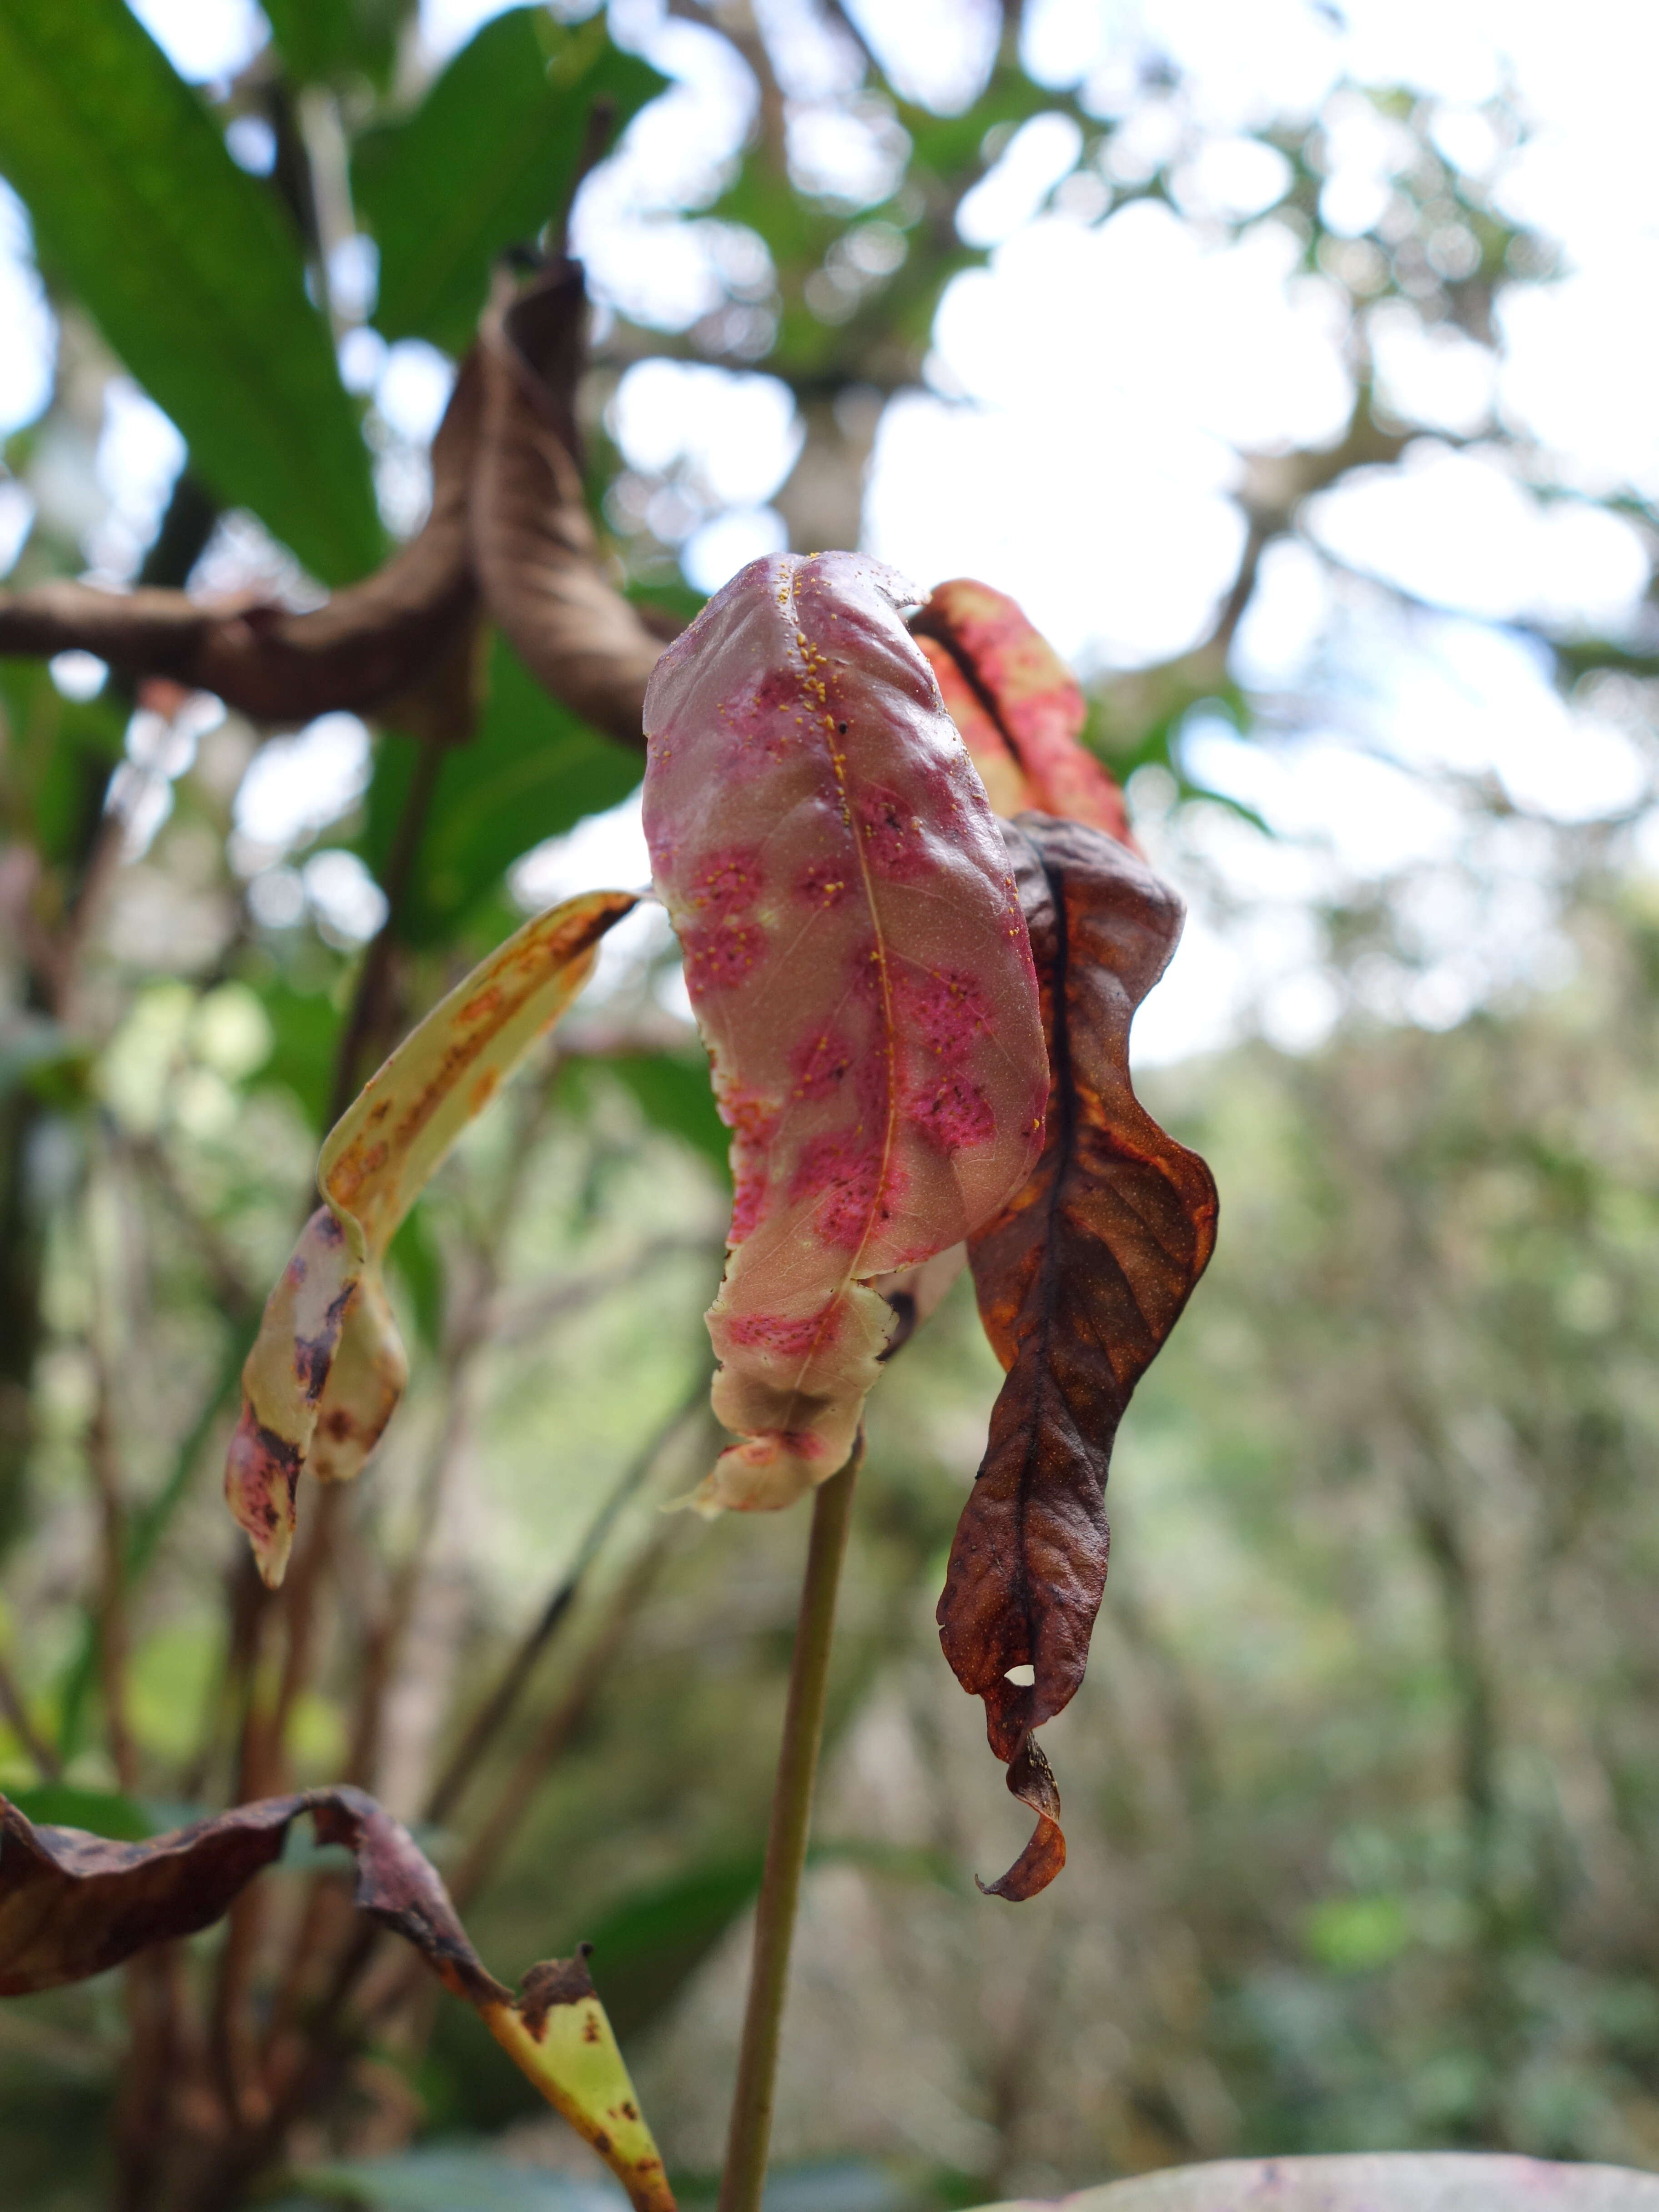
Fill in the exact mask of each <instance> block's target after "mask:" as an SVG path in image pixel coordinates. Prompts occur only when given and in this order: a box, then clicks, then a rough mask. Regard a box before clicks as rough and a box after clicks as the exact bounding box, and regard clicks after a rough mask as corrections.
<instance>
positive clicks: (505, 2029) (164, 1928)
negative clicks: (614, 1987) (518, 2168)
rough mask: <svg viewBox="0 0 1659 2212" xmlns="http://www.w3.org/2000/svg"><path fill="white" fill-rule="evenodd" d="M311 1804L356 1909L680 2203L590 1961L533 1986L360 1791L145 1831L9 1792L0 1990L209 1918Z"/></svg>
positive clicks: (648, 2196)
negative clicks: (514, 1972) (518, 1992)
mask: <svg viewBox="0 0 1659 2212" xmlns="http://www.w3.org/2000/svg"><path fill="white" fill-rule="evenodd" d="M307 1813H308V1814H310V1815H311V1819H312V1822H313V1826H314V1828H315V1831H316V1834H317V1838H318V1841H319V1843H325V1844H344V1846H345V1847H346V1849H347V1850H349V1851H350V1852H351V1854H352V1856H353V1857H354V1858H355V1859H356V1866H357V1876H356V1893H355V1898H354V1901H355V1903H356V1905H357V1907H358V1910H359V1911H362V1912H366V1913H368V1915H369V1916H370V1917H371V1918H372V1919H374V1920H378V1921H379V1922H380V1924H381V1925H382V1926H383V1927H386V1928H388V1929H391V1930H392V1932H393V1933H394V1934H395V1935H398V1936H402V1937H403V1938H404V1941H405V1942H410V1943H412V1944H413V1945H414V1947H415V1948H416V1950H417V1951H418V1952H419V1953H420V1954H421V1956H422V1959H423V1960H425V1961H426V1963H427V1965H428V1966H430V1967H431V1969H432V1971H433V1972H435V1974H436V1975H437V1976H438V1978H439V1979H440V1980H441V1982H442V1983H443V1984H444V1986H445V1987H446V1988H447V1989H448V1990H451V1991H453V1994H454V1995H455V1996H459V1997H461V1998H464V1999H465V2002H467V2003H468V2004H471V2005H472V2006H473V2007H475V2008H476V2009H477V2012H478V2014H479V2015H480V2017H481V2018H482V2019H483V2022H484V2024H485V2026H486V2027H488V2028H489V2031H490V2033H491V2034H492V2035H493V2036H494V2037H495V2040H496V2041H497V2042H498V2043H499V2044H500V2045H501V2047H502V2049H503V2050H504V2051H507V2054H508V2055H509V2057H512V2059H513V2062H514V2063H515V2064H516V2065H518V2066H519V2067H520V2069H521V2070H522V2071H523V2072H524V2073H525V2074H526V2075H527V2076H528V2078H529V2079H530V2080H531V2081H532V2082H533V2083H534V2084H535V2086H536V2087H537V2088H538V2090H539V2091H540V2092H541V2093H542V2094H543V2096H544V2097H545V2098H546V2099H547V2100H548V2102H549V2103H550V2105H552V2106H554V2108H555V2109H556V2111H557V2112H561V2113H562V2115H563V2116H564V2118H566V2119H567V2120H568V2121H569V2123H570V2124H571V2125H572V2126H573V2127H574V2128H575V2129H576V2130H577V2131H578V2132H579V2133H580V2135H582V2136H585V2137H586V2140H587V2141H588V2142H590V2143H592V2146H593V2148H594V2149H595V2150H597V2151H598V2152H599V2155H600V2157H601V2158H603V2159H604V2160H605V2162H606V2164H607V2165H608V2166H610V2167H611V2171H612V2172H614V2173H615V2174H616V2176H617V2179H618V2180H619V2181H620V2182H621V2183H622V2184H623V2187H624V2188H625V2189H626V2190H627V2191H628V2193H629V2197H631V2198H632V2200H633V2202H634V2203H635V2206H636V2207H638V2208H639V2212H673V2204H674V2200H673V2197H671V2194H670V2193H669V2190H668V2185H667V2180H666V2178H665V2173H664V2170H663V2163H662V2160H661V2157H660V2156H659V2153H658V2150H657V2147H656V2144H655V2143H654V2142H653V2140H652V2136H651V2131H650V2130H649V2128H647V2125H646V2124H645V2122H644V2120H643V2119H642V2118H641V2116H640V2108H639V2100H638V2098H637V2096H636V2095H635V2089H634V2085H633V2082H632V2081H630V2079H629V2074H628V2069H627V2067H626V2066H625V2065H624V2064H623V2057H622V2054H621V2052H620V2051H618V2050H617V2043H616V2039H615V2037H614V2036H613V2035H612V2033H611V2023H610V2021H608V2020H607V2019H606V2017H605V2008H604V2007H603V2006H602V2005H601V2004H600V2002H599V1997H598V1996H597V1995H596V1993H595V1991H594V1989H593V1984H592V1981H591V1980H590V1979H589V1978H588V1975H587V1970H586V1964H585V1961H584V1960H571V1961H561V1960H552V1961H550V1962H549V1963H548V1964H547V1965H545V1966H533V1967H532V1969H531V1970H530V1972H529V1973H528V1974H526V1977H525V1980H524V1989H523V1994H522V1996H520V1997H519V1998H518V1999H516V2000H515V1999H514V1997H513V1993H512V1991H511V1990H508V1989H507V1988H506V1987H505V1986H504V1985H503V1984H501V1983H500V1982H498V1981H497V1980H496V1979H495V1976H494V1975H493V1974H491V1973H490V1972H489V1971H488V1970H487V1969H486V1967H485V1966H484V1964H483V1960H481V1959H480V1958H479V1956H478V1954H477V1951H476V1950H475V1949H474V1948H473V1947H472V1943H471V1938H470V1937H469V1936H468V1935H467V1933H466V1930H465V1928H463V1927H462V1925H461V1923H460V1919H459V1916H458V1914H457V1913H456V1911H455V1908H454V1906H453V1905H452V1904H451V1902H450V1899H449V1893H448V1892H447V1890H446V1889H445V1887H444V1885H443V1881H442V1878H441V1875H439V1873H438V1871H437V1869H436V1868H435V1867H434V1866H433V1865H432V1864H431V1863H430V1862H429V1861H428V1859H427V1858H426V1857H424V1855H423V1854H422V1851H421V1850H420V1849H419V1847H418V1846H417V1844H416V1842H415V1839H414V1838H413V1837H412V1836H411V1835H410V1833H409V1831H408V1830H407V1829H406V1828H405V1827H404V1826H403V1825H402V1823H401V1822H400V1821H398V1820H393V1819H392V1815H391V1814H389V1813H387V1812H386V1810H385V1809H384V1808H382V1807H381V1806H380V1805H377V1804H376V1803H375V1802H374V1799H373V1798H372V1797H369V1796H365V1794H364V1793H363V1791H362V1790H353V1789H350V1788H349V1787H346V1786H343V1785H342V1786H340V1787H338V1788H335V1789H328V1790H300V1791H296V1792H295V1794H294V1795H292V1796H286V1797H268V1798H264V1799H260V1800H258V1801H257V1802H254V1803H252V1804H248V1805H239V1806H237V1807H236V1808H234V1810H233V1811H231V1812H228V1813H221V1814H216V1816H215V1817H214V1818H212V1819H210V1820H197V1821H193V1822H192V1823H191V1826H189V1827H186V1828H178V1829H175V1830H173V1832H172V1833H170V1834H168V1835H165V1836H155V1837H153V1838H151V1839H150V1840H149V1842H148V1843H142V1844H122V1843H112V1842H109V1841H107V1840H106V1838H103V1837H101V1836H91V1835H88V1834H86V1833H84V1832H82V1830H80V1829H78V1828H57V1827H46V1826H35V1825H34V1823H33V1822H32V1821H30V1820H27V1818H26V1817H25V1815H24V1814H22V1813H21V1812H20V1811H19V1810H18V1808H17V1807H16V1806H15V1805H14V1804H12V1803H11V1802H9V1800H8V1799H7V1798H6V1797H5V1796H0V1996H27V1995H30V1994H32V1993H33V1992H34V1991H36V1990H50V1989H56V1988H58V1987H60V1986H61V1985H62V1984H64V1983H66V1982H78V1981H84V1980H86V1979H87V1978H88V1976H89V1975H93V1974H101V1973H103V1972H106V1971H107V1969H109V1968H110V1967H112V1966H120V1965H121V1964H122V1963H123V1961H124V1960H128V1959H131V1958H132V1957H133V1956H134V1955H135V1954H137V1952H139V1951H142V1950H144V1949H146V1948H148V1947H149V1945H151V1944H153V1943H167V1942H173V1941H176V1940H177V1939H178V1938H179V1937H181V1936H194V1935H197V1934H198V1933H199V1932H200V1931H201V1930H202V1929H204V1928H207V1927H210V1925H211V1924H212V1923H213V1922H214V1921H216V1920H217V1919H219V1918H220V1917H222V1914H223V1913H224V1912H225V1911H227V1910H228V1907H229V1906H230V1905H231V1904H232V1902H233V1901H234V1899H236V1898H237V1897H238V1896H239V1895H240V1893H241V1892H242V1891H243V1890H244V1889H245V1888H246V1887H247V1885H248V1883H249V1882H250V1881H252V1879H253V1877H254V1876H255V1875H257V1874H258V1873H260V1872H261V1871H262V1870H263V1869H264V1868H266V1867H268V1866H270V1865H271V1864H272V1863H274V1862H275V1861H276V1859H278V1858H280V1857H281V1856H282V1852H283V1844H284V1843H285V1842H286V1841H287V1838H288V1832H289V1828H290V1827H291V1826H293V1824H294V1822H295V1820H298V1819H299V1818H300V1817H301V1814H307Z"/></svg>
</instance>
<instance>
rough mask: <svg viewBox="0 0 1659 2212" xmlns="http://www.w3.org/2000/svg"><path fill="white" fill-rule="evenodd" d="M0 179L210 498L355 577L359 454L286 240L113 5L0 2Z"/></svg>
mask: <svg viewBox="0 0 1659 2212" xmlns="http://www.w3.org/2000/svg"><path fill="white" fill-rule="evenodd" d="M0 173H3V174H4V175H5V176H6V178H7V179H9V182H10V183H11V184H12V185H14V186H15V189H16V190H17V191H18V192H19V193H20V194H21V197H23V199H24V200H25V201H26V202H27V205H28V208H29V212H30V214H31V215H32V216H33V220H34V226H35V230H36V233H37V234H38V236H39V239H40V246H41V248H42V251H43V253H44V255H45V257H46V259H47V260H48V261H49V262H50V263H52V264H54V265H55V266H56V267H57V268H58V270H61V271H62V273H63V275H64V277H66V278H67V280H68V281H69V283H70V285H71V286H72V287H73V288H74V289H75V291H76V294H77V295H79V297H80V298H81V300H82V301H83V302H84V303H85V305H86V306H87V307H88V309H89V310H90V311H91V313H92V314H93V315H94V318H95V319H96V320H97V321H98V323H99V325H100V327H101V328H102V330H103V332H104V335H105V337H106V338H107V339H108V340H109V343H110V344H111V345H112V347H113V349H114V350H115V351H116V352H117V353H118V355H119V356H120V357H121V359H122V360H123V361H124V362H125V363H126V365H127V367H128V368H130V369H131V372H132V374H134V375H135V376H136V377H137V379H138V380H139V382H140V383H141V384H143V386H145V388H146V389H147V390H148V391H149V393H150V394H151V396H152V398H154V399H155V402H156V404H158V405H159V406H161V408H163V409H165V410H166V411H167V414H168V415H170V416H172V418H173V421H174V422H176V423H177V424H178V426H179V429H180V430H181V431H182V432H183V434H184V435H185V439H186V440H187V441H189V444H190V448H191V463H192V466H193V467H194V468H195V469H196V471H197V473H198V474H199V475H200V476H201V477H203V478H204V481H205V482H206V483H208V484H209V485H210V488H211V489H212V490H213V492H214V494H215V495H216V497H217V498H218V499H220V500H221V501H224V502H225V503H226V504H227V505H230V506H241V507H252V509H253V510H254V512H255V513H257V514H258V515H259V516H260V517H261V519H262V520H264V522H265V523H266V524H267V525H268V526H269V527H270V529H271V530H272V531H273V532H275V534H276V536H277V537H278V538H282V539H283V540H284V541H285V543H287V544H289V545H290V546H292V547H293V549H294V550H295V553H296V554H297V555H298V556H299V557H300V559H301V561H302V562H304V563H305V565H306V566H307V568H309V569H311V570H312V571H313V573H314V574H316V575H318V576H319V577H321V578H322V580H324V581H325V583H340V582H344V581H346V580H349V578H351V577H353V576H356V575H360V574H362V573H363V572H364V571H365V570H367V569H368V568H373V567H374V563H375V562H376V561H377V560H378V559H379V558H380V550H381V544H382V539H381V532H380V522H379V520H378V518H377V515H376V512H375V506H374V487H373V483H372V480H371V477H370V473H369V460H368V450H367V448H366V447H365V446H364V444H363V441H362V436H361V435H360V434H359V431H358V427H357V420H356V415H355V413H354V411H353V409H352V404H351V402H350V401H349V398H347V396H346V393H345V391H344V389H343V386H342V385H341V383H340V380H339V375H338V373H337V369H336V367H335V362H334V349H333V346H332V343H331V340H330V337H329V333H328V329H327V326H326V325H325V322H324V320H323V319H322V317H321V316H320V315H319V313H318V312H317V310H316V309H315V308H314V307H313V306H312V304H311V302H310V301H309V300H308V299H307V296H306V289H305V271H304V265H303V263H302V260H301V252H300V247H299V243H298V241H297V240H296V239H295V236H294V234H293V233H292V230H291V228H289V225H288V223H287V222H286V221H285V219H284V217H283V214H282V212H281V210H280V209H279V208H278V205H277V204H276V200H275V199H274V198H273V197H272V196H271V194H270V191H269V190H268V189H267V187H266V186H264V185H262V184H260V183H259V182H258V180H257V179H254V178H252V177H250V176H247V175H246V174H245V173H243V172H242V171H241V170H240V169H239V168H238V167H237V166H236V164H235V163H234V161H232V160H231V158H230V155H228V153H227V152H226V150H225V145H224V141H223V140H222V137H220V134H219V132H218V131H217V130H216V127H215V125H214V123H213V121H212V118H210V115H209V113H208V112H207V110H206V109H205V107H204V106H203V105H202V102H201V101H200V100H198V99H197V96H196V94H194V93H193V92H192V91H191V89H190V88H189V86H188V85H186V84H185V83H184V82H182V81H181V79H180V78H179V76H177V75H176V74H175V73H174V71H173V69H172V67H171V65H170V64H168V62H167V58H166V56H165V55H164V54H163V53H162V52H161V49H160V47H159V46H156V44H155V41H154V40H152V39H151V38H150V36H149V33H148V32H147V31H145V30H144V29H143V26H142V25H141V24H140V23H139V22H138V21H137V18H136V17H135V16H134V15H131V14H130V13H129V12H128V10H127V9H126V8H125V7H124V6H123V5H122V3H121V0H74V4H73V5H72V6H64V4H63V0H6V5H5V6H4V8H3V9H0Z"/></svg>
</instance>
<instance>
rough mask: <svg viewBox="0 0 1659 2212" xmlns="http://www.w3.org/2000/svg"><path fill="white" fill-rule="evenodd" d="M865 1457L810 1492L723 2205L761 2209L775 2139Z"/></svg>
mask: <svg viewBox="0 0 1659 2212" xmlns="http://www.w3.org/2000/svg"><path fill="white" fill-rule="evenodd" d="M863 1457H864V1436H863V1431H860V1434H859V1441H858V1443H856V1444H855V1445H854V1449H853V1456H852V1458H851V1459H850V1460H848V1462H847V1465H846V1466H845V1467H844V1468H842V1471H841V1473H840V1474H834V1475H831V1476H830V1478H829V1481H828V1482H826V1483H824V1484H823V1486H822V1487H821V1488H820V1489H819V1491H818V1492H817V1495H816V1496H815V1498H813V1500H812V1534H811V1542H810V1544H809V1545H808V1547H807V1553H806V1572H805V1576H804V1577H803V1578H802V1581H801V1590H800V1616H799V1621H798V1623H797V1626H796V1629H795V1650H794V1656H793V1659H792V1661H791V1662H790V1668H789V1702H788V1705H787V1707H786V1708H785V1711H784V1717H783V1742H782V1744H781V1747H780V1749H779V1752H778V1775H777V1781H776V1783H775V1785H774V1787H773V1791H772V1820H771V1826H770V1827H769V1831H768V1832H767V1838H766V1870H765V1872H764V1873H763V1875H762V1876H761V1887H760V1896H759V1899H757V1904H756V1907H755V1949H754V1957H753V1960H752V1963H751V1965H750V1976H749V2004H748V2008H747V2010H746V2011H745V2013H744V2021H743V2043H742V2046H741V2049H740V2050H739V2051H738V2081H737V2087H736V2090H735V2091H734V2093H733V2094H732V2124H731V2130H730V2132H729V2134H728V2136H727V2137H726V2170H725V2172H724V2173H723V2174H722V2176H721V2178H720V2212H760V2202H761V2191H762V2190H763V2187H764V2185H765V2181H766V2158H767V2151H768V2148H769V2145H770V2142H771V2138H772V2109H773V2105H774V2102H775V2098H776V2093H777V2073H778V2045H779V2039H780V2035H781V2029H782V2025H783V2004H784V1996H785V1994H786V1991H787V1987H788V1981H789V1949H790V1944H791V1942H792V1941H793V1936H794V1932H795V1913H796V1909H797V1907H798V1906H799V1903H800V1884H801V1873H802V1869H804V1868H805V1864H806V1838H807V1832H808V1831H809V1829H810V1828H811V1820H812V1785H813V1783H814V1782H815V1780H816V1779H817V1765H818V1747H819V1745H820V1743H821V1742H822V1741H823V1706H824V1696H825V1692H826V1689H827V1686H828V1684H829V1646H830V1643H831V1641H832V1639H833V1637H834V1633H835V1626H836V1589H837V1588H838V1587H839V1584H840V1582H841V1569H842V1560H843V1559H845V1557H846V1555H847V1531H848V1525H849V1523H850V1521H851V1517H852V1509H853V1490H854V1485H855V1483H856V1482H857V1480H858V1471H859V1466H860V1462H861V1461H862V1459H863Z"/></svg>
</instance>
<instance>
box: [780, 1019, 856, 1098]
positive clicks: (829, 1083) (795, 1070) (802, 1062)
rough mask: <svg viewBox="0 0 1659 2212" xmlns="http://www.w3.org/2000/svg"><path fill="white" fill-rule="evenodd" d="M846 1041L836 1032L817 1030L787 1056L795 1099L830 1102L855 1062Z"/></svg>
mask: <svg viewBox="0 0 1659 2212" xmlns="http://www.w3.org/2000/svg"><path fill="white" fill-rule="evenodd" d="M857 1056H858V1055H857V1054H856V1053H855V1051H854V1047H853V1045H852V1043H851V1042H850V1041H849V1040H848V1038H847V1037H845V1036H842V1033H841V1031H840V1030H835V1029H827V1030H818V1031H817V1033H816V1034H815V1035H813V1036H810V1037H808V1038H807V1040H806V1042H805V1044H799V1045H797V1046H796V1048H795V1049H794V1051H793V1053H792V1054H790V1056H789V1072H790V1074H791V1075H792V1076H793V1079H794V1088H793V1096H794V1097H796V1098H805V1099H820V1098H833V1097H835V1096H836V1093H837V1092H838V1091H840V1089H841V1086H842V1082H843V1081H844V1079H845V1078H846V1076H847V1073H848V1070H849V1069H850V1068H851V1067H852V1066H853V1064H854V1060H856V1058H857Z"/></svg>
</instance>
